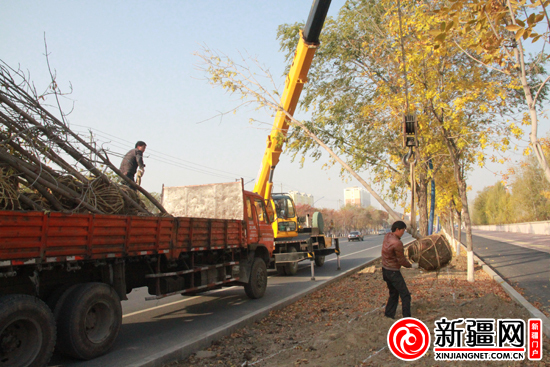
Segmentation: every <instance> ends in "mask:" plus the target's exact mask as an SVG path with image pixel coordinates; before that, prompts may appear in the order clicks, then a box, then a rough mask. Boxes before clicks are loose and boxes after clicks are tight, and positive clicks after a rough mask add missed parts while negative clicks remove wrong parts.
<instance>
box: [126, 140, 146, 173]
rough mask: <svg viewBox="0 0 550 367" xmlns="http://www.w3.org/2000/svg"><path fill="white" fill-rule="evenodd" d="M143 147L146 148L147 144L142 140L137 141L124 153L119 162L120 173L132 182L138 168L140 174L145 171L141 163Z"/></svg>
mask: <svg viewBox="0 0 550 367" xmlns="http://www.w3.org/2000/svg"><path fill="white" fill-rule="evenodd" d="M145 148H147V144H145V142H143V141H138V142H137V143H136V147H135V148H134V149H132V150H130V151H129V152H128V153H126V155H125V156H124V158H123V159H122V163H121V164H120V170H121V171H122V173H123V174H125V175H126V177H128V178H129V179H130V180H132V181H134V182H135V179H134V176H135V174H136V172H137V169H138V168H139V169H140V171H141V176H143V173H144V172H145V164H143V152H145Z"/></svg>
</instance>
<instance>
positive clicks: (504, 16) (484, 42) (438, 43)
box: [432, 0, 550, 182]
mask: <svg viewBox="0 0 550 367" xmlns="http://www.w3.org/2000/svg"><path fill="white" fill-rule="evenodd" d="M549 5H550V1H548V0H545V1H544V0H529V1H527V0H452V1H450V2H445V3H442V4H441V6H440V7H438V9H437V14H438V16H440V17H442V22H441V23H440V25H439V27H437V28H436V29H434V30H433V31H432V32H433V35H434V37H435V38H434V42H435V48H438V47H447V46H448V45H454V46H456V47H460V48H461V50H462V51H463V53H464V54H465V55H468V57H470V58H471V59H472V60H475V61H476V62H478V63H480V64H481V65H484V66H485V67H486V68H487V69H491V70H494V71H495V72H498V73H502V74H503V75H506V76H507V77H509V78H510V79H511V82H510V83H508V84H504V85H503V88H505V89H507V90H508V91H509V92H513V91H517V92H519V93H521V97H522V98H523V102H524V105H525V106H526V107H527V111H526V113H525V115H524V116H523V119H519V120H520V121H518V123H516V124H514V125H513V126H511V127H512V128H514V129H518V125H521V124H524V125H531V132H530V134H529V140H530V149H529V150H527V151H526V153H530V151H533V152H534V154H535V157H536V160H537V162H538V164H539V166H540V167H541V169H542V170H543V172H544V175H545V177H546V180H548V181H549V182H550V166H549V164H548V160H547V159H546V157H545V155H544V151H543V147H542V144H541V139H540V138H539V137H538V127H539V126H538V123H539V119H540V117H541V116H540V105H541V103H542V100H543V99H545V98H546V93H547V89H548V88H547V83H548V81H549V80H550V75H545V74H546V72H545V70H544V68H543V67H542V66H543V65H544V63H546V61H547V60H548V55H547V54H546V53H545V52H544V49H545V47H546V45H547V42H548V36H549V35H550V18H549V16H548V10H547V8H548V6H549ZM527 41H531V45H530V48H534V49H535V50H536V54H535V55H534V56H531V57H528V55H527V51H526V49H525V43H526V42H527Z"/></svg>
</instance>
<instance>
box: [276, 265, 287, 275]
mask: <svg viewBox="0 0 550 367" xmlns="http://www.w3.org/2000/svg"><path fill="white" fill-rule="evenodd" d="M276 268H277V274H279V275H286V271H285V266H284V265H276Z"/></svg>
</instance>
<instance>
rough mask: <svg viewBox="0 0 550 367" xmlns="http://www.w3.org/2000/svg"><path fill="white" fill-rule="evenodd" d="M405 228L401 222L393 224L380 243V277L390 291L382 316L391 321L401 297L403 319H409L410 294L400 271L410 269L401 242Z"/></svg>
mask: <svg viewBox="0 0 550 367" xmlns="http://www.w3.org/2000/svg"><path fill="white" fill-rule="evenodd" d="M406 228H407V225H406V224H405V223H404V222H402V221H397V222H395V223H393V224H392V226H391V232H390V233H387V234H386V236H385V237H384V242H382V276H383V278H384V281H385V282H386V284H387V285H388V290H389V291H390V297H389V298H388V303H387V304H386V310H385V312H384V316H386V317H389V318H392V319H393V318H394V317H395V313H396V311H397V304H398V303H399V297H401V307H402V309H403V317H411V294H410V292H409V290H408V288H407V284H405V279H404V278H403V275H402V274H401V271H400V269H401V267H402V266H403V267H405V268H411V267H412V265H411V263H409V262H408V261H407V259H406V258H405V253H404V250H403V242H401V237H402V236H403V234H404V233H405V229H406Z"/></svg>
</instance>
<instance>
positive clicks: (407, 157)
mask: <svg viewBox="0 0 550 367" xmlns="http://www.w3.org/2000/svg"><path fill="white" fill-rule="evenodd" d="M411 158H412V159H413V160H412V161H411ZM411 163H412V164H415V163H416V154H414V151H413V147H412V146H410V147H409V152H408V153H407V154H405V155H404V156H403V164H404V165H405V166H408V165H410V164H411Z"/></svg>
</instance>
